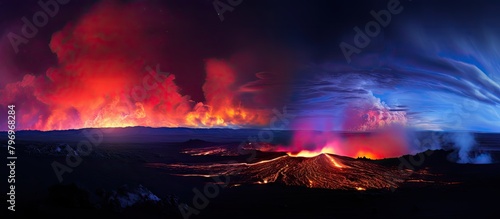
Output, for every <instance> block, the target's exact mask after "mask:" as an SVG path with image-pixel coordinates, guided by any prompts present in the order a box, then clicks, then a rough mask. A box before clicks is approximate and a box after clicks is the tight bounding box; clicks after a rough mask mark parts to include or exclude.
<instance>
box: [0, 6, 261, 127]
mask: <svg viewBox="0 0 500 219" xmlns="http://www.w3.org/2000/svg"><path fill="white" fill-rule="evenodd" d="M142 4H146V3H145V2H130V3H121V2H119V1H102V2H100V3H98V4H97V5H95V6H94V8H93V9H92V10H90V11H89V12H88V13H87V14H85V15H84V16H83V17H81V18H80V19H79V20H78V21H76V22H74V23H69V24H67V25H66V26H65V27H64V28H63V29H62V30H61V31H59V32H56V33H54V34H53V35H52V39H51V41H50V45H49V46H50V49H51V50H52V52H53V53H54V54H55V55H56V56H57V60H58V64H57V65H56V66H54V67H51V68H49V69H48V70H47V71H46V72H45V74H41V75H40V74H39V75H36V74H25V75H24V77H23V78H22V80H21V81H18V82H14V83H9V84H7V85H5V87H4V88H1V89H0V96H1V97H2V98H1V100H0V106H1V107H2V108H6V105H8V104H16V103H18V104H17V106H16V107H17V108H16V109H17V110H18V115H19V117H18V118H17V120H18V126H17V128H18V129H37V130H54V129H74V128H85V127H122V126H152V127H159V126H161V127H172V126H173V127H178V126H187V127H213V126H230V127H239V126H261V125H264V124H265V123H266V122H267V117H268V116H267V114H268V112H267V111H266V110H263V109H252V107H251V106H247V105H245V103H244V102H243V101H242V100H240V99H239V98H240V97H239V95H240V94H239V93H238V90H239V89H240V88H239V86H241V85H243V84H244V83H242V82H241V81H237V80H236V79H237V76H238V71H237V70H236V69H235V68H233V66H232V63H230V62H228V61H226V60H221V59H214V58H209V59H206V61H205V72H206V80H205V83H204V85H203V87H202V90H203V93H204V97H205V101H203V102H200V101H194V100H192V99H191V97H190V96H188V95H187V93H185V92H184V91H183V90H182V88H181V87H180V86H178V85H177V84H176V82H175V79H176V76H175V74H176V73H175V72H170V73H167V71H168V70H169V69H168V66H169V64H170V63H172V62H173V61H172V59H171V58H169V56H168V55H165V54H170V55H172V54H175V53H176V52H175V51H169V53H166V52H164V51H162V50H161V49H162V48H167V46H165V45H164V44H165V41H167V44H168V41H169V39H168V37H169V36H171V35H165V34H164V31H163V30H160V31H159V30H158V24H160V23H161V24H163V23H174V20H173V19H172V18H171V17H169V16H166V15H165V14H168V12H167V13H165V14H162V13H159V12H157V11H156V12H149V11H144V10H142V8H143V5H142ZM151 13H155V14H151ZM172 25H175V24H172ZM165 38H167V39H165ZM168 48H169V49H172V50H176V49H179V47H175V46H172V45H170V47H168ZM238 83H239V84H238ZM4 127H6V125H5V126H4Z"/></svg>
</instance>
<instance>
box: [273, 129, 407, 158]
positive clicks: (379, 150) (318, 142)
mask: <svg viewBox="0 0 500 219" xmlns="http://www.w3.org/2000/svg"><path fill="white" fill-rule="evenodd" d="M407 144H408V143H407V141H406V139H405V137H404V136H403V134H402V133H399V132H397V131H393V130H385V131H381V132H374V133H353V134H344V135H341V134H339V133H335V132H312V131H295V133H294V136H293V140H292V143H291V145H289V146H278V148H277V149H276V151H281V152H287V154H288V155H289V156H292V157H315V156H318V155H320V154H336V155H341V156H348V157H352V158H368V159H382V158H388V157H399V156H401V155H404V154H407V153H409V147H408V145H407Z"/></svg>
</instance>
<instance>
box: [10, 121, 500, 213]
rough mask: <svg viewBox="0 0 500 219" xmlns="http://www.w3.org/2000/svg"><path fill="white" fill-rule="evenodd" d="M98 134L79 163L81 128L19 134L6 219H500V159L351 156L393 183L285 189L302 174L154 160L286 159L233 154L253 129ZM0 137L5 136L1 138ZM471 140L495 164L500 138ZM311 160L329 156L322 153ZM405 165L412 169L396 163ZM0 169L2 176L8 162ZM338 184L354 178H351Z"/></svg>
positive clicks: (435, 154) (444, 153)
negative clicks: (390, 175)
mask: <svg viewBox="0 0 500 219" xmlns="http://www.w3.org/2000/svg"><path fill="white" fill-rule="evenodd" d="M87 131H91V130H87ZM100 133H101V134H102V135H101V136H102V140H101V141H99V142H93V145H92V146H93V147H92V149H91V151H90V152H89V153H88V154H78V156H77V157H79V158H81V162H79V163H78V164H76V163H73V165H68V162H67V160H66V157H67V155H68V153H69V152H68V151H70V152H71V151H78V150H77V148H76V146H77V145H78V144H79V143H81V142H82V141H84V140H89V139H88V136H85V135H84V134H83V132H82V130H73V131H61V132H19V133H17V135H16V140H17V141H16V153H17V154H16V155H17V157H18V159H17V160H16V184H15V185H16V200H15V201H16V203H15V204H16V207H15V209H16V212H6V209H7V204H4V207H3V208H4V211H5V213H4V214H2V215H5V214H7V216H8V218H22V217H24V218H26V217H29V216H35V217H43V218H183V215H184V216H186V215H189V218H498V215H500V208H498V206H497V205H498V201H495V200H497V199H498V197H500V186H498V185H500V164H498V163H493V164H482V165H472V164H457V163H454V162H450V161H449V158H450V157H451V156H453V155H454V152H453V151H451V150H433V151H426V152H423V153H420V154H417V155H414V156H404V157H403V158H401V159H398V158H394V159H384V160H369V159H357V160H356V161H355V162H356V163H357V164H363V162H366V165H362V166H366V167H372V166H376V167H377V168H383V169H384V170H385V169H391V171H399V172H400V173H401V174H400V175H399V174H398V177H400V178H398V181H397V186H396V187H392V186H389V187H387V188H383V187H382V188H380V187H374V188H372V189H370V188H356V187H355V186H353V188H349V187H345V188H343V189H325V188H314V186H311V187H308V186H307V185H300V183H299V185H288V184H287V183H286V182H289V181H293V182H295V181H297V182H302V181H304V180H302V179H299V180H294V179H291V178H290V177H299V176H300V175H297V174H295V172H290V173H294V174H290V175H289V176H287V177H289V178H287V180H280V176H279V174H278V176H277V177H276V180H275V181H273V182H267V181H266V182H264V181H262V182H260V183H258V182H257V181H245V180H244V179H245V177H242V176H236V175H238V174H240V175H243V174H246V173H247V172H248V171H250V172H251V173H252V174H255V171H253V172H252V171H251V170H252V169H250V170H248V171H247V170H245V171H247V172H245V171H243V172H239V173H238V174H236V173H234V172H233V173H232V174H234V175H222V176H220V177H216V175H218V174H220V171H221V170H220V169H218V171H217V172H206V173H203V174H200V172H196V171H193V172H189V174H179V173H178V172H175V171H172V168H157V166H155V165H152V164H165V165H169V166H172V165H174V166H175V165H189V166H190V167H196V166H197V165H204V166H206V165H207V164H210V163H223V164H228V163H238V164H241V163H245V162H249V163H257V162H261V161H266V160H270V159H274V158H276V157H280V156H284V155H285V154H283V153H273V152H260V151H258V152H256V153H255V154H254V155H255V157H254V158H252V159H251V160H250V161H248V157H249V156H250V155H252V153H246V154H241V153H235V151H234V148H236V147H238V145H239V144H240V143H241V142H242V141H244V140H245V139H246V138H247V137H248V136H251V135H255V134H256V130H222V129H221V130H191V129H148V128H141V127H138V128H128V129H107V130H100ZM4 134H5V133H0V136H1V137H0V141H1V142H6V141H7V139H6V138H5V136H6V135H4ZM288 134H289V133H286V132H281V133H278V134H277V138H276V139H277V141H280V140H282V139H286V138H287V135H288ZM94 137H99V136H97V135H96V136H94ZM476 138H477V141H478V142H480V143H481V144H483V145H485V146H484V147H485V148H488V149H489V150H490V153H492V157H493V158H494V160H498V157H497V156H498V155H497V154H496V152H495V149H496V147H498V146H500V145H498V144H499V143H498V142H500V136H498V135H493V134H478V135H476ZM193 139H197V140H193ZM89 142H90V141H89ZM94 143H96V144H94ZM0 145H2V144H0ZM5 151H6V148H5V147H4V146H2V153H3V154H2V156H3V157H6V156H7V155H6V153H5ZM247 152H248V151H247ZM73 159H77V158H73ZM317 159H321V160H320V161H321V162H327V161H324V157H319V158H317ZM339 160H342V159H340V158H339ZM404 161H408V162H410V163H413V164H414V165H410V166H408V165H401V163H402V162H404ZM412 161H413V162H412ZM416 161H418V162H416ZM54 162H58V163H60V164H62V165H65V166H67V167H68V168H70V169H71V172H65V173H64V174H62V175H61V176H62V178H61V179H62V180H61V181H59V179H58V177H57V174H56V173H55V172H54V169H53V166H52V165H53V163H54ZM230 165H231V164H230ZM259 166H265V165H259ZM188 169H189V168H188ZM194 169H196V168H194ZM1 171H2V173H4V174H3V175H4V176H5V177H7V175H8V169H6V166H5V165H2V170H1ZM322 171H323V170H322ZM363 171H364V170H363ZM319 173H321V172H319ZM266 174H267V173H266ZM368 174H374V176H373V177H374V179H377V180H379V181H380V180H381V179H383V178H381V176H379V175H376V174H377V172H376V171H375V172H373V173H372V172H369V173H368ZM257 175H259V176H260V175H262V173H261V172H258V174H257ZM252 176H253V175H252ZM317 177H321V174H319V176H317ZM330 177H331V176H330ZM339 177H343V176H342V175H339ZM344 180H352V181H354V182H355V180H356V178H353V179H350V178H349V177H346V178H345V179H344ZM363 180H366V179H365V178H363ZM305 182H307V181H305ZM391 182H392V181H391ZM395 182H396V181H395ZM0 185H1V186H2V192H3V193H4V194H6V193H8V192H9V191H8V184H7V183H6V180H2V184H0ZM347 185H350V184H347ZM390 185H392V184H390ZM330 187H333V186H330ZM4 197H5V199H8V197H7V196H4ZM4 203H5V201H4ZM179 206H180V207H179ZM184 218H185V217H184Z"/></svg>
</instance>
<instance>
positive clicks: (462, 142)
mask: <svg viewBox="0 0 500 219" xmlns="http://www.w3.org/2000/svg"><path fill="white" fill-rule="evenodd" d="M444 139H445V141H448V142H449V143H451V144H452V146H453V148H454V149H455V150H456V153H457V155H458V156H457V160H456V162H458V163H473V164H488V163H491V162H492V158H491V155H490V154H489V153H485V152H478V151H477V146H478V143H477V142H476V139H475V138H474V135H473V134H472V133H469V132H457V133H450V134H447V135H446V136H445V138H444Z"/></svg>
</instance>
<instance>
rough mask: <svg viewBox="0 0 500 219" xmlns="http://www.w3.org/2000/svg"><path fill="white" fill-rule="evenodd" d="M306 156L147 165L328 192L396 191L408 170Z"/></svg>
mask: <svg viewBox="0 0 500 219" xmlns="http://www.w3.org/2000/svg"><path fill="white" fill-rule="evenodd" d="M308 155H310V154H305V156H304V157H300V156H297V155H292V156H291V155H282V156H279V157H276V158H273V159H269V160H263V161H259V162H255V163H233V164H220V163H218V164H202V165H200V164H196V165H185V164H160V163H151V164H148V166H149V167H152V168H161V169H167V170H168V171H169V172H171V173H173V174H174V175H178V176H204V177H211V176H220V175H228V176H231V184H245V183H247V184H267V183H281V184H285V185H292V186H305V187H310V188H326V189H355V190H366V189H389V188H397V187H398V186H399V184H400V183H402V182H403V181H404V180H403V179H404V178H405V176H406V174H407V173H406V172H405V171H401V170H398V169H396V168H389V167H384V166H381V165H378V164H375V163H373V162H371V161H366V160H357V159H354V158H349V157H342V156H338V155H333V154H328V153H322V154H319V155H316V156H311V157H307V156H308Z"/></svg>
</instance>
